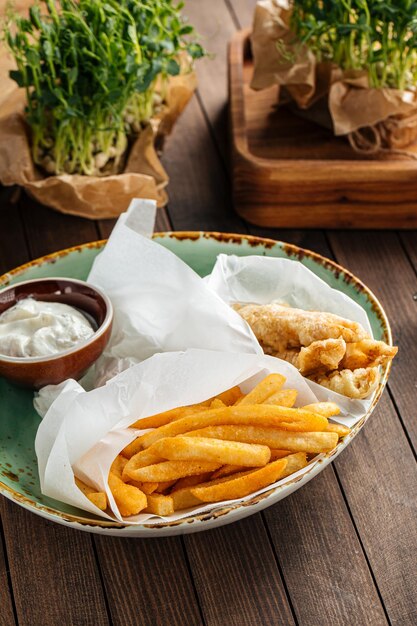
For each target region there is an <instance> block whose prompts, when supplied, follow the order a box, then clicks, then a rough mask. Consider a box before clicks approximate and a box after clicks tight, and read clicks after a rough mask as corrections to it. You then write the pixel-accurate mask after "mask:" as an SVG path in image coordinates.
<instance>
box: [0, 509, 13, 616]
mask: <svg viewBox="0 0 417 626" xmlns="http://www.w3.org/2000/svg"><path fill="white" fill-rule="evenodd" d="M0 607H1V608H0V626H12V625H13V624H16V620H15V616H14V611H13V594H12V585H11V576H10V569H9V564H8V562H7V556H6V551H5V548H4V535H3V528H2V524H1V517H0Z"/></svg>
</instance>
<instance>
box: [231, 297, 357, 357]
mask: <svg viewBox="0 0 417 626" xmlns="http://www.w3.org/2000/svg"><path fill="white" fill-rule="evenodd" d="M234 308H235V309H236V310H237V311H238V313H239V315H241V316H242V317H243V319H244V320H246V321H247V322H248V324H249V326H250V327H251V328H252V330H253V332H254V333H255V335H256V337H257V339H258V341H259V342H261V343H262V345H263V346H265V347H266V348H267V349H269V350H271V351H273V352H275V353H277V352H281V353H282V352H285V350H288V349H289V348H301V347H302V346H309V345H310V344H311V343H313V341H322V340H323V339H339V337H342V339H343V340H344V341H345V342H346V343H352V342H356V341H360V340H361V339H368V338H369V336H368V334H367V333H366V331H365V330H364V328H362V326H361V325H360V324H358V323H357V322H351V321H350V320H345V319H343V317H339V316H338V315H334V314H333V313H323V312H321V311H303V310H302V309H293V308H290V307H286V306H281V305H280V304H275V303H272V304H246V305H243V306H242V305H234ZM269 350H268V354H271V352H269Z"/></svg>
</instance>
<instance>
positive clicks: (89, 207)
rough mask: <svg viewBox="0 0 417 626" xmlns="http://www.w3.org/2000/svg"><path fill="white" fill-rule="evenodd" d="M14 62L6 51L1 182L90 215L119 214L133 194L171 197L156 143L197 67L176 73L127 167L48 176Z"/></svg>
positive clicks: (0, 58) (0, 67)
mask: <svg viewBox="0 0 417 626" xmlns="http://www.w3.org/2000/svg"><path fill="white" fill-rule="evenodd" d="M12 67H13V64H12V62H11V59H10V58H9V57H8V56H7V55H6V53H5V52H4V51H3V52H2V54H1V55H0V85H1V91H2V94H3V96H0V182H1V184H3V185H6V186H7V185H19V186H21V187H23V188H24V189H25V190H26V191H27V192H28V193H29V194H30V195H31V196H32V197H33V198H35V200H37V201H38V202H41V203H42V204H45V205H47V206H50V207H51V208H53V209H56V210H57V211H60V212H62V213H69V214H72V215H78V216H81V217H86V218H90V219H106V218H114V217H117V216H118V215H120V213H122V212H123V211H125V210H126V209H127V207H128V205H129V203H130V201H131V199H132V198H133V197H135V198H151V199H154V200H156V201H157V204H158V207H161V206H164V205H165V204H166V202H167V200H168V197H167V194H166V191H165V187H166V186H167V184H168V175H167V173H166V172H165V170H164V168H163V166H162V164H161V162H160V160H159V157H158V154H157V152H156V149H155V144H156V143H158V145H162V142H163V138H164V137H165V136H166V135H167V134H169V133H170V132H171V130H172V128H173V126H174V124H175V121H176V120H177V118H178V116H179V115H180V113H181V112H182V110H183V109H184V108H185V106H186V105H187V103H188V101H189V100H190V98H191V96H192V95H193V93H194V90H195V87H196V77H195V74H194V72H188V73H184V74H181V75H179V76H174V77H170V79H169V81H168V84H167V86H166V89H165V94H164V104H165V106H164V108H163V111H162V112H161V113H160V114H159V115H158V116H157V117H155V119H152V120H151V123H150V124H149V125H148V126H147V127H146V128H145V129H144V130H143V131H142V132H141V133H140V134H139V135H138V137H137V138H136V139H135V141H134V143H133V144H132V146H131V148H130V151H129V154H128V158H127V161H126V165H125V168H124V171H123V172H122V173H120V174H115V175H110V176H102V177H96V176H82V175H70V174H63V175H60V176H47V175H45V174H44V172H42V171H41V170H40V169H39V168H37V167H36V166H35V165H34V163H33V161H32V155H31V150H30V132H29V128H28V126H27V124H26V122H25V118H24V102H25V96H24V92H23V90H20V89H18V88H17V86H16V85H15V83H14V82H13V81H12V80H10V79H9V77H8V71H9V69H11V68H12Z"/></svg>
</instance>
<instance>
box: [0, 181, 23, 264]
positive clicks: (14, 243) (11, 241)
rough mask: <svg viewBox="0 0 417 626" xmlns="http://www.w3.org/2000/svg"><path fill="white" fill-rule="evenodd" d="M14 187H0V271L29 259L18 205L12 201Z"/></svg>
mask: <svg viewBox="0 0 417 626" xmlns="http://www.w3.org/2000/svg"><path fill="white" fill-rule="evenodd" d="M15 193H16V189H12V188H10V187H6V188H1V189H0V273H3V272H6V271H8V270H10V269H13V268H14V267H16V266H17V265H21V264H22V263H26V262H27V261H29V259H30V256H29V250H28V247H27V244H26V239H25V234H24V230H23V222H22V219H21V216H20V212H19V207H18V205H17V204H16V202H13V201H12V200H13V198H14V196H15Z"/></svg>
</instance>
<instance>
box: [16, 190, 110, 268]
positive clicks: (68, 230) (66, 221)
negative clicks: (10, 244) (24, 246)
mask: <svg viewBox="0 0 417 626" xmlns="http://www.w3.org/2000/svg"><path fill="white" fill-rule="evenodd" d="M20 206H21V214H22V218H23V220H24V225H25V231H26V238H27V241H28V245H29V249H30V254H31V257H32V258H36V257H39V256H43V255H44V254H49V253H50V252H55V251H56V250H61V249H62V248H68V247H70V246H76V245H78V244H80V243H86V242H88V241H95V240H96V239H98V238H99V234H98V230H97V227H96V223H95V222H94V221H93V220H87V219H84V218H82V217H74V216H73V215H64V214H63V213H58V212H57V211H54V210H53V209H50V208H48V207H45V206H43V205H41V204H39V203H38V202H36V201H35V200H33V199H32V198H29V197H28V196H26V194H22V196H21V200H20Z"/></svg>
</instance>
